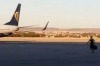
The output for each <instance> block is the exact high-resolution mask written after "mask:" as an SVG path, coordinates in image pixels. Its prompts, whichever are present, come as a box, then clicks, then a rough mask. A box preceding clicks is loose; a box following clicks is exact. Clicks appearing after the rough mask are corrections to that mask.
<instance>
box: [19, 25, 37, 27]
mask: <svg viewBox="0 0 100 66" xmlns="http://www.w3.org/2000/svg"><path fill="white" fill-rule="evenodd" d="M33 26H34V27H35V26H39V25H30V26H23V27H18V28H27V27H33Z"/></svg>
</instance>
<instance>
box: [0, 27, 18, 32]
mask: <svg viewBox="0 0 100 66" xmlns="http://www.w3.org/2000/svg"><path fill="white" fill-rule="evenodd" d="M16 30H18V26H12V25H0V33H12V32H14V31H16Z"/></svg>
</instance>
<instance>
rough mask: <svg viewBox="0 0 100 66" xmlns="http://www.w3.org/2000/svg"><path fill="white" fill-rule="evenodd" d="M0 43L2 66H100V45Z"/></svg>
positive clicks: (0, 63)
mask: <svg viewBox="0 0 100 66" xmlns="http://www.w3.org/2000/svg"><path fill="white" fill-rule="evenodd" d="M97 46H98V49H97V50H96V51H95V52H94V53H92V52H91V50H90V48H89V45H86V43H85V42H27V41H26V42H25V41H24V42H23V41H0V66H100V48H99V47H100V43H99V42H98V43H97Z"/></svg>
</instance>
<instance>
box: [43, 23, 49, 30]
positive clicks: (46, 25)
mask: <svg viewBox="0 0 100 66" xmlns="http://www.w3.org/2000/svg"><path fill="white" fill-rule="evenodd" d="M48 24H49V21H48V22H47V24H46V25H45V27H44V28H43V29H42V30H46V29H47V26H48Z"/></svg>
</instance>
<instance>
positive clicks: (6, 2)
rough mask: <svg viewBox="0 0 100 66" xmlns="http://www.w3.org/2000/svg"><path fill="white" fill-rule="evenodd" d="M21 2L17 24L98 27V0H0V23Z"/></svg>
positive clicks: (9, 15) (8, 16)
mask: <svg viewBox="0 0 100 66" xmlns="http://www.w3.org/2000/svg"><path fill="white" fill-rule="evenodd" d="M18 3H21V4H22V6H21V14H20V20H19V26H29V25H39V26H41V27H43V26H44V25H45V24H46V22H47V21H49V22H50V23H49V25H48V26H49V27H55V28H100V0H0V25H2V24H4V23H6V22H8V21H10V19H11V17H12V15H13V13H14V11H15V9H16V7H17V5H18Z"/></svg>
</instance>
